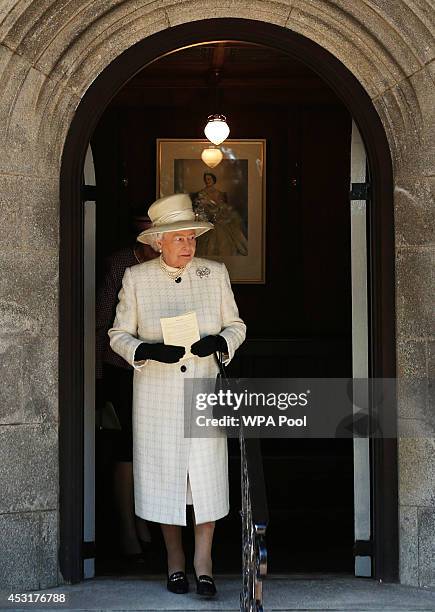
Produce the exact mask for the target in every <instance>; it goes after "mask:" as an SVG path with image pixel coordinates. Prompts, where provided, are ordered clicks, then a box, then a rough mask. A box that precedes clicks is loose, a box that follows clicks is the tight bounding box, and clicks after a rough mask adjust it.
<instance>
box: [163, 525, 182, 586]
mask: <svg viewBox="0 0 435 612" xmlns="http://www.w3.org/2000/svg"><path fill="white" fill-rule="evenodd" d="M160 527H161V528H162V533H163V539H164V540H165V545H166V552H167V554H168V576H170V575H171V574H173V573H174V572H178V571H183V572H184V571H185V569H184V568H185V558H184V550H183V543H182V538H181V526H180V525H165V524H160Z"/></svg>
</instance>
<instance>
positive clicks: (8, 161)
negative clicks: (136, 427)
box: [0, 0, 435, 590]
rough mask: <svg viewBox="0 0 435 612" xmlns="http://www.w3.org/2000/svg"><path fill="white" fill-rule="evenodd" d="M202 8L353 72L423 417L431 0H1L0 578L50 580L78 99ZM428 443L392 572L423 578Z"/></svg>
mask: <svg viewBox="0 0 435 612" xmlns="http://www.w3.org/2000/svg"><path fill="white" fill-rule="evenodd" d="M214 17H238V18H249V19H257V20H261V21H264V22H268V23H273V24H278V25H280V26H283V27H285V28H289V29H290V30H294V31H296V32H298V33H300V34H302V35H304V36H306V37H307V38H309V39H312V40H314V41H316V42H317V43H319V44H320V45H322V46H323V47H325V48H326V49H328V50H329V51H330V52H331V53H332V54H333V55H335V56H336V57H337V58H338V59H339V60H340V61H341V62H343V64H345V65H346V66H347V67H348V68H349V69H350V70H351V71H352V72H353V73H354V74H355V76H356V77H357V78H358V79H359V81H360V82H361V83H362V85H363V86H364V88H365V89H366V91H367V92H368V94H369V95H370V96H371V98H372V99H373V103H374V105H375V107H376V109H377V110H378V112H379V115H380V117H381V119H382V122H383V124H384V126H385V130H386V133H387V137H388V140H389V143H390V147H391V153H392V158H393V162H394V176H395V232H396V272H397V284H396V305H397V358H398V368H399V372H398V374H399V376H401V377H403V378H404V379H411V378H413V377H418V378H419V379H420V380H421V381H422V384H421V385H419V391H418V393H416V394H410V393H409V392H407V391H406V389H405V388H404V390H402V392H401V394H400V397H399V414H400V416H401V418H406V419H410V420H412V421H413V422H416V423H423V422H424V420H425V419H426V418H428V417H429V416H430V415H432V414H433V410H434V408H433V406H434V403H435V402H434V399H435V398H434V389H433V387H430V386H429V381H430V380H431V378H432V379H433V376H434V367H435V359H434V354H435V347H434V329H433V322H432V320H433V318H431V306H432V302H433V264H434V240H433V228H434V208H433V192H434V186H435V177H434V139H435V137H434V134H435V132H434V129H433V126H434V122H433V119H434V106H435V105H434V103H433V92H434V80H435V61H434V57H435V49H434V39H433V31H434V11H433V4H432V2H431V1H430V0H418V1H417V0H394V2H392V1H391V0H352V2H349V1H348V0H328V1H325V0H280V1H275V0H213V2H210V1H208V0H155V1H148V2H147V1H146V0H111V2H107V0H94V1H93V2H89V1H88V0H38V1H36V0H2V2H1V3H0V117H1V121H0V151H1V154H0V198H1V202H0V238H1V251H0V269H1V274H0V355H1V359H0V372H1V379H0V380H1V386H0V440H1V442H0V474H1V476H0V491H1V492H2V494H1V496H0V534H1V537H0V583H1V584H2V585H4V586H9V587H10V588H13V589H17V590H21V589H25V588H27V589H35V588H38V587H41V588H42V587H48V586H50V585H55V584H58V583H59V582H61V581H62V576H61V575H60V573H59V571H58V566H57V548H58V391H57V342H58V330H57V324H58V300H59V290H58V285H59V278H58V252H59V251H58V247H59V227H58V225H59V195H58V193H59V169H60V160H61V155H62V148H63V143H64V140H65V136H66V134H67V131H68V128H69V125H70V122H71V119H72V117H73V115H74V112H75V110H76V108H77V106H78V105H79V104H80V99H81V97H82V96H83V95H84V93H85V92H86V90H87V88H88V87H89V86H90V84H91V83H92V82H93V81H94V80H95V78H96V77H97V75H98V74H99V73H101V71H102V70H104V68H105V67H106V66H107V65H108V64H109V63H110V62H111V61H112V60H113V59H115V58H116V57H117V56H118V55H119V54H120V53H122V52H123V51H124V50H125V49H127V48H129V47H130V46H132V45H133V44H134V43H136V42H138V41H139V40H141V39H143V38H144V37H146V36H148V35H150V34H152V33H154V32H158V31H162V30H164V29H165V28H170V27H173V26H175V25H177V24H181V23H185V22H189V21H195V20H197V19H205V18H214ZM434 447H435V441H434V439H433V438H429V437H426V438H416V439H412V438H406V439H402V440H401V441H400V444H399V477H400V493H399V496H400V522H401V527H400V576H401V581H402V582H403V583H405V584H412V585H426V586H429V585H431V586H434V585H435V566H434V558H435V557H434V551H435V489H434V479H435V478H434V477H435V452H434V450H435V448H434Z"/></svg>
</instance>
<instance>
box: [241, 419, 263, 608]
mask: <svg viewBox="0 0 435 612" xmlns="http://www.w3.org/2000/svg"><path fill="white" fill-rule="evenodd" d="M239 442H240V455H241V474H240V477H241V489H242V510H241V517H242V591H241V593H240V610H241V612H263V579H264V577H265V576H266V574H267V548H266V537H265V536H266V528H267V523H268V510H267V500H266V488H265V483H264V474H263V462H262V458H261V448H260V440H259V439H257V438H249V439H245V438H244V437H243V430H242V428H240V433H239Z"/></svg>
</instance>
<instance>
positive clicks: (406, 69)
mask: <svg viewBox="0 0 435 612" xmlns="http://www.w3.org/2000/svg"><path fill="white" fill-rule="evenodd" d="M387 17H388V16H386V17H385V18H384V19H382V18H381V17H380V16H379V15H378V14H377V13H374V12H373V11H372V10H371V9H370V8H368V7H367V6H365V5H364V4H363V3H361V2H359V3H354V2H347V3H344V2H342V1H336V2H328V3H325V2H323V1H322V0H309V1H307V2H306V1H304V0H294V4H293V10H292V12H291V16H290V19H289V22H288V25H287V27H289V28H291V29H292V30H294V31H296V32H298V33H299V34H301V35H303V36H306V37H307V38H310V39H311V40H314V41H315V42H317V43H318V44H319V45H321V46H322V47H324V48H326V49H327V50H328V51H330V53H332V55H334V56H335V57H337V59H339V60H340V61H341V62H342V63H343V64H344V65H345V66H346V67H347V68H349V70H351V72H352V73H353V74H354V75H355V76H356V77H357V78H358V80H359V81H360V82H361V83H362V84H363V85H364V87H365V88H366V90H367V92H368V93H369V95H370V96H372V97H375V96H377V95H379V94H381V93H382V92H383V91H385V90H386V89H388V88H389V87H392V86H393V85H394V84H396V83H398V82H400V81H401V80H403V79H404V78H406V77H407V76H408V75H410V74H412V73H414V72H415V71H416V70H419V69H420V68H421V66H422V64H421V63H420V62H419V61H418V59H417V57H416V56H415V55H414V53H413V52H412V51H411V50H410V49H409V48H408V47H407V45H406V44H405V42H404V41H403V39H401V38H400V36H399V35H398V34H397V33H396V32H395V31H394V30H392V29H391V27H390V25H389V22H388V19H387Z"/></svg>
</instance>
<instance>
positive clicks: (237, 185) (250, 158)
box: [156, 138, 266, 283]
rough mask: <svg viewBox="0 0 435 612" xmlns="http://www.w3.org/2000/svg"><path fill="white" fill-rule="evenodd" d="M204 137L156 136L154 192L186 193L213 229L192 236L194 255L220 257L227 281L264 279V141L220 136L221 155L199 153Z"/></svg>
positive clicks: (160, 194) (205, 143)
mask: <svg viewBox="0 0 435 612" xmlns="http://www.w3.org/2000/svg"><path fill="white" fill-rule="evenodd" d="M209 148H211V145H210V142H209V141H208V140H187V139H172V140H171V139H167V138H160V139H158V140H157V188H156V192H157V193H156V197H157V198H162V197H164V196H167V195H171V194H173V193H188V194H189V195H190V197H191V199H192V203H193V209H194V211H195V214H196V216H197V218H198V219H203V220H206V221H210V222H211V223H213V225H214V229H213V230H210V231H208V232H206V233H205V234H203V235H202V236H199V237H198V240H197V246H196V255H197V256H198V257H206V258H208V259H215V260H217V261H223V262H224V263H225V265H226V267H227V268H228V272H229V274H230V278H231V281H232V282H233V283H264V282H265V248H266V245H265V211H266V202H265V187H266V184H265V167H266V164H265V161H266V160H265V156H266V141H265V140H264V139H263V140H251V139H249V140H225V142H223V143H222V144H221V145H220V146H219V147H212V148H214V149H219V150H220V152H221V153H222V159H221V161H220V162H219V163H218V164H217V165H213V166H211V165H210V162H209V165H207V164H206V163H205V162H204V161H203V160H202V158H201V154H202V153H203V151H204V150H205V149H209Z"/></svg>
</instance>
